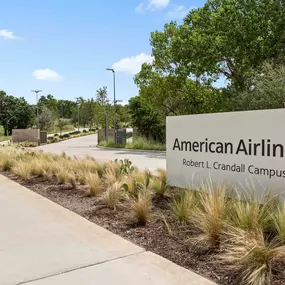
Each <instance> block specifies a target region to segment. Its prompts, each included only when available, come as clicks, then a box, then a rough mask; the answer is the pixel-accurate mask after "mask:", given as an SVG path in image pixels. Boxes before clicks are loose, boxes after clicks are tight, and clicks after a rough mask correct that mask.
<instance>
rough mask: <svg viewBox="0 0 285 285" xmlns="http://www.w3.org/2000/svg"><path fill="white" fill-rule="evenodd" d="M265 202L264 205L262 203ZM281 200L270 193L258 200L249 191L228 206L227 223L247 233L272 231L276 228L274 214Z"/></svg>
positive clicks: (253, 193)
mask: <svg viewBox="0 0 285 285" xmlns="http://www.w3.org/2000/svg"><path fill="white" fill-rule="evenodd" d="M261 200H263V204H260V201H261ZM278 206H279V200H278V199H276V197H273V196H272V195H271V194H270V193H266V194H265V195H264V197H260V198H258V197H257V196H256V195H255V192H253V191H250V190H248V192H246V193H242V195H241V194H238V193H237V199H232V200H231V201H230V202H229V205H228V211H227V223H228V224H229V225H230V226H233V227H237V228H241V229H243V230H247V231H253V232H254V231H255V230H256V229H257V230H259V228H260V227H261V228H262V229H263V230H270V229H272V228H273V227H274V225H273V220H272V213H274V211H275V210H276V209H277V208H278Z"/></svg>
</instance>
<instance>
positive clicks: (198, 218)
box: [194, 181, 227, 248]
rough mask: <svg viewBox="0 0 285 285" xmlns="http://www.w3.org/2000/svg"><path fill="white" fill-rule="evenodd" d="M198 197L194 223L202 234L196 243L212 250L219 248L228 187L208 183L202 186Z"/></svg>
mask: <svg viewBox="0 0 285 285" xmlns="http://www.w3.org/2000/svg"><path fill="white" fill-rule="evenodd" d="M197 197H198V201H199V204H198V206H197V207H196V208H195V216H194V222H195V225H196V227H197V228H198V229H199V230H200V231H201V234H200V235H199V236H198V237H197V238H196V241H197V242H198V243H200V244H202V245H206V246H209V247H210V248H215V247H218V246H219V244H220V238H221V234H222V231H223V227H224V216H225V212H226V205H227V197H226V186H225V185H220V186H219V185H215V184H214V183H213V182H212V181H208V183H207V184H202V186H201V189H200V190H199V191H198V193H197Z"/></svg>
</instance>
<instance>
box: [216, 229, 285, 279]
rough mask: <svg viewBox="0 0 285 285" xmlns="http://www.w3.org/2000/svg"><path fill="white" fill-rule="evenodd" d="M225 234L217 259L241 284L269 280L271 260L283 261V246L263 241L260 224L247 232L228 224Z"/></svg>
mask: <svg viewBox="0 0 285 285" xmlns="http://www.w3.org/2000/svg"><path fill="white" fill-rule="evenodd" d="M225 235H226V238H225V241H224V242H223V243H222V245H221V248H222V254H221V255H220V261H221V262H222V263H225V264H227V265H228V266H229V269H230V270H232V271H234V272H236V273H237V274H239V276H240V278H241V282H242V284H246V285H263V284H271V280H272V269H273V263H274V262H276V261H284V258H285V246H280V245H279V244H278V243H276V240H272V241H270V242H267V241H266V240H265V237H264V234H263V232H262V229H261V228H259V229H258V230H256V231H255V232H248V231H245V230H243V229H240V228H234V227H232V228H231V229H228V230H227V232H226V233H225Z"/></svg>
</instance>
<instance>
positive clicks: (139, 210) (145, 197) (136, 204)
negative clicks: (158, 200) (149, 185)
mask: <svg viewBox="0 0 285 285" xmlns="http://www.w3.org/2000/svg"><path fill="white" fill-rule="evenodd" d="M151 209H152V196H151V193H150V192H149V191H141V192H139V193H138V196H137V198H132V199H131V211H132V217H133V219H134V221H135V222H136V223H137V224H138V225H141V226H145V225H146V224H147V223H148V222H149V221H150V219H151Z"/></svg>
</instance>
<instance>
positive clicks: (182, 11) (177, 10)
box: [166, 5, 193, 20]
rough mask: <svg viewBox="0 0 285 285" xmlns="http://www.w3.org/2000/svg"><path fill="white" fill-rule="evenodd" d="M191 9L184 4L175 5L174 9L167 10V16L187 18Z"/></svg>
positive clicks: (175, 18)
mask: <svg viewBox="0 0 285 285" xmlns="http://www.w3.org/2000/svg"><path fill="white" fill-rule="evenodd" d="M192 9H193V8H192ZM189 10H190V9H186V7H185V6H183V5H174V6H173V7H172V9H170V10H169V11H168V12H167V14H166V17H167V18H168V19H172V20H181V19H183V18H185V16H186V15H187V14H188V12H189Z"/></svg>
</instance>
